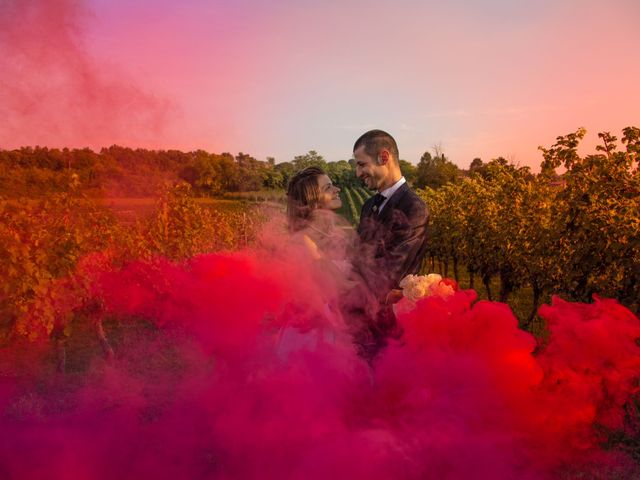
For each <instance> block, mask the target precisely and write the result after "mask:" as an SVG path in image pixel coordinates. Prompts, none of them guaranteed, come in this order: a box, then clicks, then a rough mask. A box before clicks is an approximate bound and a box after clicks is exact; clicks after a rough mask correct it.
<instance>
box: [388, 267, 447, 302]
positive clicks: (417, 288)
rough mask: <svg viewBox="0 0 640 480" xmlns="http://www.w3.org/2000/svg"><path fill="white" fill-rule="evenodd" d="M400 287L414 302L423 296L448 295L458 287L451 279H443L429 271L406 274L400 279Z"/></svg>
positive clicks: (405, 295)
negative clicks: (426, 272)
mask: <svg viewBox="0 0 640 480" xmlns="http://www.w3.org/2000/svg"><path fill="white" fill-rule="evenodd" d="M400 288H402V294H403V295H404V297H405V298H406V299H407V300H410V301H411V302H413V303H415V302H416V301H417V300H419V299H421V298H424V297H431V296H438V297H441V298H447V297H450V296H451V295H453V294H454V293H455V291H456V290H457V289H458V285H457V283H456V282H455V281H453V280H451V279H448V278H445V279H443V278H442V276H440V275H438V274H437V273H430V274H429V275H407V276H406V277H404V278H403V279H402V280H400Z"/></svg>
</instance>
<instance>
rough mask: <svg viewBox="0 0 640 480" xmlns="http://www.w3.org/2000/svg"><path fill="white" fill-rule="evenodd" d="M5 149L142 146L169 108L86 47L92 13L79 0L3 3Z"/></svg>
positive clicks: (1, 132)
mask: <svg viewBox="0 0 640 480" xmlns="http://www.w3.org/2000/svg"><path fill="white" fill-rule="evenodd" d="M0 9H1V15H0V115H1V116H2V118H3V125H2V127H0V144H2V146H3V147H5V148H6V147H17V146H21V145H35V144H39V145H47V146H52V147H62V146H65V147H72V146H77V147H84V146H91V147H101V146H108V145H112V144H114V143H120V144H126V145H144V144H150V143H152V142H153V141H154V140H157V139H158V138H159V137H160V135H161V134H162V132H163V130H164V129H165V127H166V125H167V122H168V117H169V114H170V113H171V111H172V106H171V103H170V102H169V101H167V100H166V99H165V98H162V97H159V96H156V95H154V94H153V93H151V92H147V91H145V90H144V89H143V88H142V87H141V86H140V84H141V82H140V81H135V80H132V79H130V78H128V77H127V75H126V73H124V72H123V71H122V70H120V69H119V68H118V67H117V66H115V65H109V64H106V63H101V62H100V60H98V59H96V58H93V57H92V56H91V55H90V54H89V52H88V51H87V49H86V48H85V42H84V37H83V36H84V32H85V26H86V24H87V22H89V21H90V18H91V12H90V11H89V9H88V8H87V6H86V5H85V3H84V2H83V1H81V0H25V1H23V0H7V1H3V2H2V4H0Z"/></svg>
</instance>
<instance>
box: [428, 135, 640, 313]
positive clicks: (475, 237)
mask: <svg viewBox="0 0 640 480" xmlns="http://www.w3.org/2000/svg"><path fill="white" fill-rule="evenodd" d="M585 134H586V132H585V130H584V129H579V130H578V131H576V132H574V133H571V134H569V135H565V136H561V137H558V138H557V141H556V143H555V144H554V145H553V146H552V147H551V148H549V149H545V148H541V150H542V151H543V158H544V160H543V162H542V172H541V173H540V174H539V175H537V176H534V175H532V174H531V172H530V171H529V169H528V168H517V167H515V166H513V165H509V164H508V162H507V161H506V160H504V159H502V158H498V159H496V160H493V161H491V162H489V163H487V164H481V162H475V168H474V169H473V170H474V171H473V172H472V174H471V176H470V177H469V178H467V179H464V180H463V181H462V182H460V183H448V184H446V185H445V186H442V187H441V188H438V189H433V188H426V189H425V190H424V191H422V192H421V195H422V196H423V198H424V199H425V201H426V202H427V204H428V206H429V209H430V212H431V226H430V243H429V252H428V254H429V255H430V256H431V257H433V258H434V259H438V260H439V261H440V262H442V263H443V264H444V266H445V270H446V268H447V265H448V264H449V262H452V263H453V265H454V271H455V273H456V275H457V271H456V270H457V264H458V262H462V263H463V264H464V265H465V267H466V270H467V271H468V272H469V274H470V275H471V278H473V276H474V275H476V274H477V275H479V276H480V277H481V278H482V280H483V283H485V286H486V287H488V286H489V284H490V280H491V278H492V277H494V276H499V277H500V286H501V287H500V290H501V291H500V299H501V300H507V299H508V297H509V295H510V294H511V293H512V292H513V291H515V290H516V289H518V288H521V287H524V286H527V287H529V288H531V291H532V293H533V296H534V300H533V311H532V312H531V315H530V316H529V318H528V319H527V320H526V321H527V322H530V321H531V320H532V319H533V315H534V314H535V310H536V309H537V306H538V304H539V301H540V299H541V298H542V297H543V296H545V295H547V294H549V293H558V294H562V295H564V296H565V297H568V298H569V299H574V300H581V301H589V300H590V299H591V297H592V295H593V294H600V295H602V296H606V297H613V298H617V299H619V300H620V301H621V302H622V303H623V304H625V305H627V306H629V307H631V308H632V309H636V310H637V309H638V308H639V305H640V173H639V171H638V152H639V150H638V145H639V139H640V131H639V130H638V129H637V128H635V127H629V128H626V129H625V130H624V131H623V134H624V136H623V138H622V144H623V145H624V146H625V151H618V145H617V143H616V142H617V139H616V137H615V136H613V135H611V134H610V133H608V132H604V133H601V134H600V135H599V137H600V138H601V140H602V145H601V146H599V147H598V148H597V152H599V153H597V154H595V155H588V156H586V157H584V158H582V157H580V155H579V154H578V152H577V149H578V146H579V143H580V140H581V139H582V138H583V137H584V135H585ZM426 155H427V156H429V157H430V155H428V154H426ZM558 167H564V168H565V169H566V172H565V173H564V174H563V175H562V176H558V175H557V174H556V172H555V169H556V168H558ZM488 293H489V294H490V292H488ZM489 296H490V295H489Z"/></svg>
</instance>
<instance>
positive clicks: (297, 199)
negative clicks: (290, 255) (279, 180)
mask: <svg viewBox="0 0 640 480" xmlns="http://www.w3.org/2000/svg"><path fill="white" fill-rule="evenodd" d="M321 175H325V172H324V170H322V169H321V168H320V167H307V168H303V169H302V170H300V171H299V172H297V173H296V174H295V175H294V176H293V177H291V179H290V180H289V186H288V188H287V218H288V219H289V230H291V231H292V232H296V231H298V230H300V229H302V228H304V227H305V225H306V224H307V222H308V221H309V219H310V218H311V214H312V213H313V211H314V210H315V209H316V208H318V197H319V196H320V188H319V187H318V177H320V176H321Z"/></svg>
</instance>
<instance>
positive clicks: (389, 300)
mask: <svg viewBox="0 0 640 480" xmlns="http://www.w3.org/2000/svg"><path fill="white" fill-rule="evenodd" d="M402 297H403V295H402V290H400V289H399V288H394V289H393V290H391V291H390V292H389V293H387V296H386V297H385V299H384V304H385V305H393V304H394V303H398V302H399V301H400V300H402Z"/></svg>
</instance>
